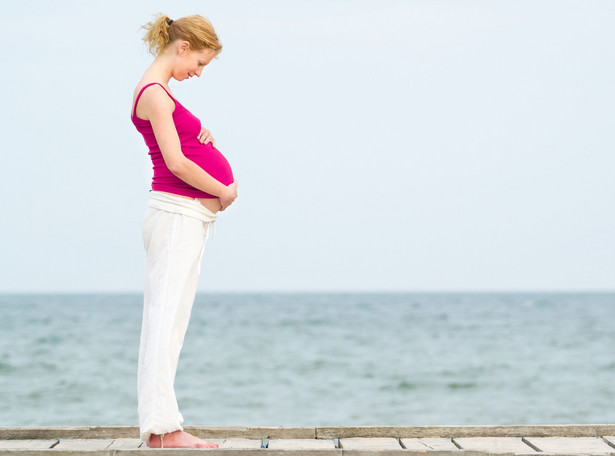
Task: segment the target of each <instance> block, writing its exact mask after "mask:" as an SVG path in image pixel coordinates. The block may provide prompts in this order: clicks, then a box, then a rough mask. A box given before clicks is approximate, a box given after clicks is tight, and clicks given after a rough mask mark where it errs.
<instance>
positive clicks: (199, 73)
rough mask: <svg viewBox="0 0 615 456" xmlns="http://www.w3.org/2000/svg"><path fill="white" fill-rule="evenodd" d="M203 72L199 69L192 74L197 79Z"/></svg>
mask: <svg viewBox="0 0 615 456" xmlns="http://www.w3.org/2000/svg"><path fill="white" fill-rule="evenodd" d="M202 71H203V68H199V69H198V70H196V71H195V73H194V74H196V75H197V76H198V77H199V78H200V77H201V72H202Z"/></svg>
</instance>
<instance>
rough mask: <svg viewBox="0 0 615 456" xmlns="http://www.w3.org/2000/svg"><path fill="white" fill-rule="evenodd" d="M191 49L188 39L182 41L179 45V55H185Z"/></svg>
mask: <svg viewBox="0 0 615 456" xmlns="http://www.w3.org/2000/svg"><path fill="white" fill-rule="evenodd" d="M189 50H190V43H188V42H187V41H180V42H179V45H178V46H177V52H178V54H179V55H183V54H185V53H186V52H188V51H189Z"/></svg>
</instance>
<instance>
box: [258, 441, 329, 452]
mask: <svg viewBox="0 0 615 456" xmlns="http://www.w3.org/2000/svg"><path fill="white" fill-rule="evenodd" d="M267 448H268V449H270V450H308V449H312V448H321V449H330V448H335V441H334V440H332V439H331V440H329V439H274V440H269V445H268V447H267Z"/></svg>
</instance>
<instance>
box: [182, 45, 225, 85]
mask: <svg viewBox="0 0 615 456" xmlns="http://www.w3.org/2000/svg"><path fill="white" fill-rule="evenodd" d="M184 43H186V44H187V42H184ZM178 51H179V55H178V58H177V63H176V65H175V68H174V69H173V78H174V79H176V80H177V81H183V80H184V79H189V78H191V77H193V76H198V77H200V76H201V72H202V71H203V68H204V67H205V65H207V64H208V63H209V62H211V59H213V58H214V56H215V54H216V53H215V51H214V50H213V49H203V50H201V51H191V50H190V49H188V48H186V47H185V46H182V45H180V47H179V49H178Z"/></svg>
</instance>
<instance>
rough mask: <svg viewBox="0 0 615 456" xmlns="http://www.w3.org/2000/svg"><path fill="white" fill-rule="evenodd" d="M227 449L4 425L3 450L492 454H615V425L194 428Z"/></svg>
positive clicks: (116, 433) (69, 455)
mask: <svg viewBox="0 0 615 456" xmlns="http://www.w3.org/2000/svg"><path fill="white" fill-rule="evenodd" d="M185 430H186V431H187V432H190V433H191V434H194V435H196V436H198V437H201V438H204V439H207V440H208V441H210V442H214V443H218V444H219V448H203V449H175V448H164V449H150V448H148V447H147V446H146V445H145V444H144V443H143V442H141V441H140V440H139V429H138V427H136V426H75V427H67V426H61V427H14V428H11V427H0V456H9V455H11V456H13V455H21V456H29V455H42V454H54V455H56V456H73V455H74V456H76V455H89V456H121V455H125V456H132V455H141V456H142V455H143V452H147V453H149V452H156V451H164V452H165V454H166V455H169V456H175V455H177V456H179V455H182V456H186V455H188V456H189V455H192V454H195V452H196V453H201V452H208V453H211V452H214V453H215V454H221V455H222V454H223V455H225V456H239V455H242V456H252V455H256V454H258V455H261V456H263V455H264V456H384V455H391V454H393V455H396V456H400V455H404V456H414V455H423V456H424V455H426V454H428V455H429V456H443V455H456V456H479V455H480V456H487V455H499V456H503V455H510V456H512V455H532V454H536V455H542V456H549V455H564V454H566V455H613V456H615V425H613V424H585V425H520V426H352V427H343V426H339V427H338V426H331V427H329V426H323V427H244V426H186V427H185Z"/></svg>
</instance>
